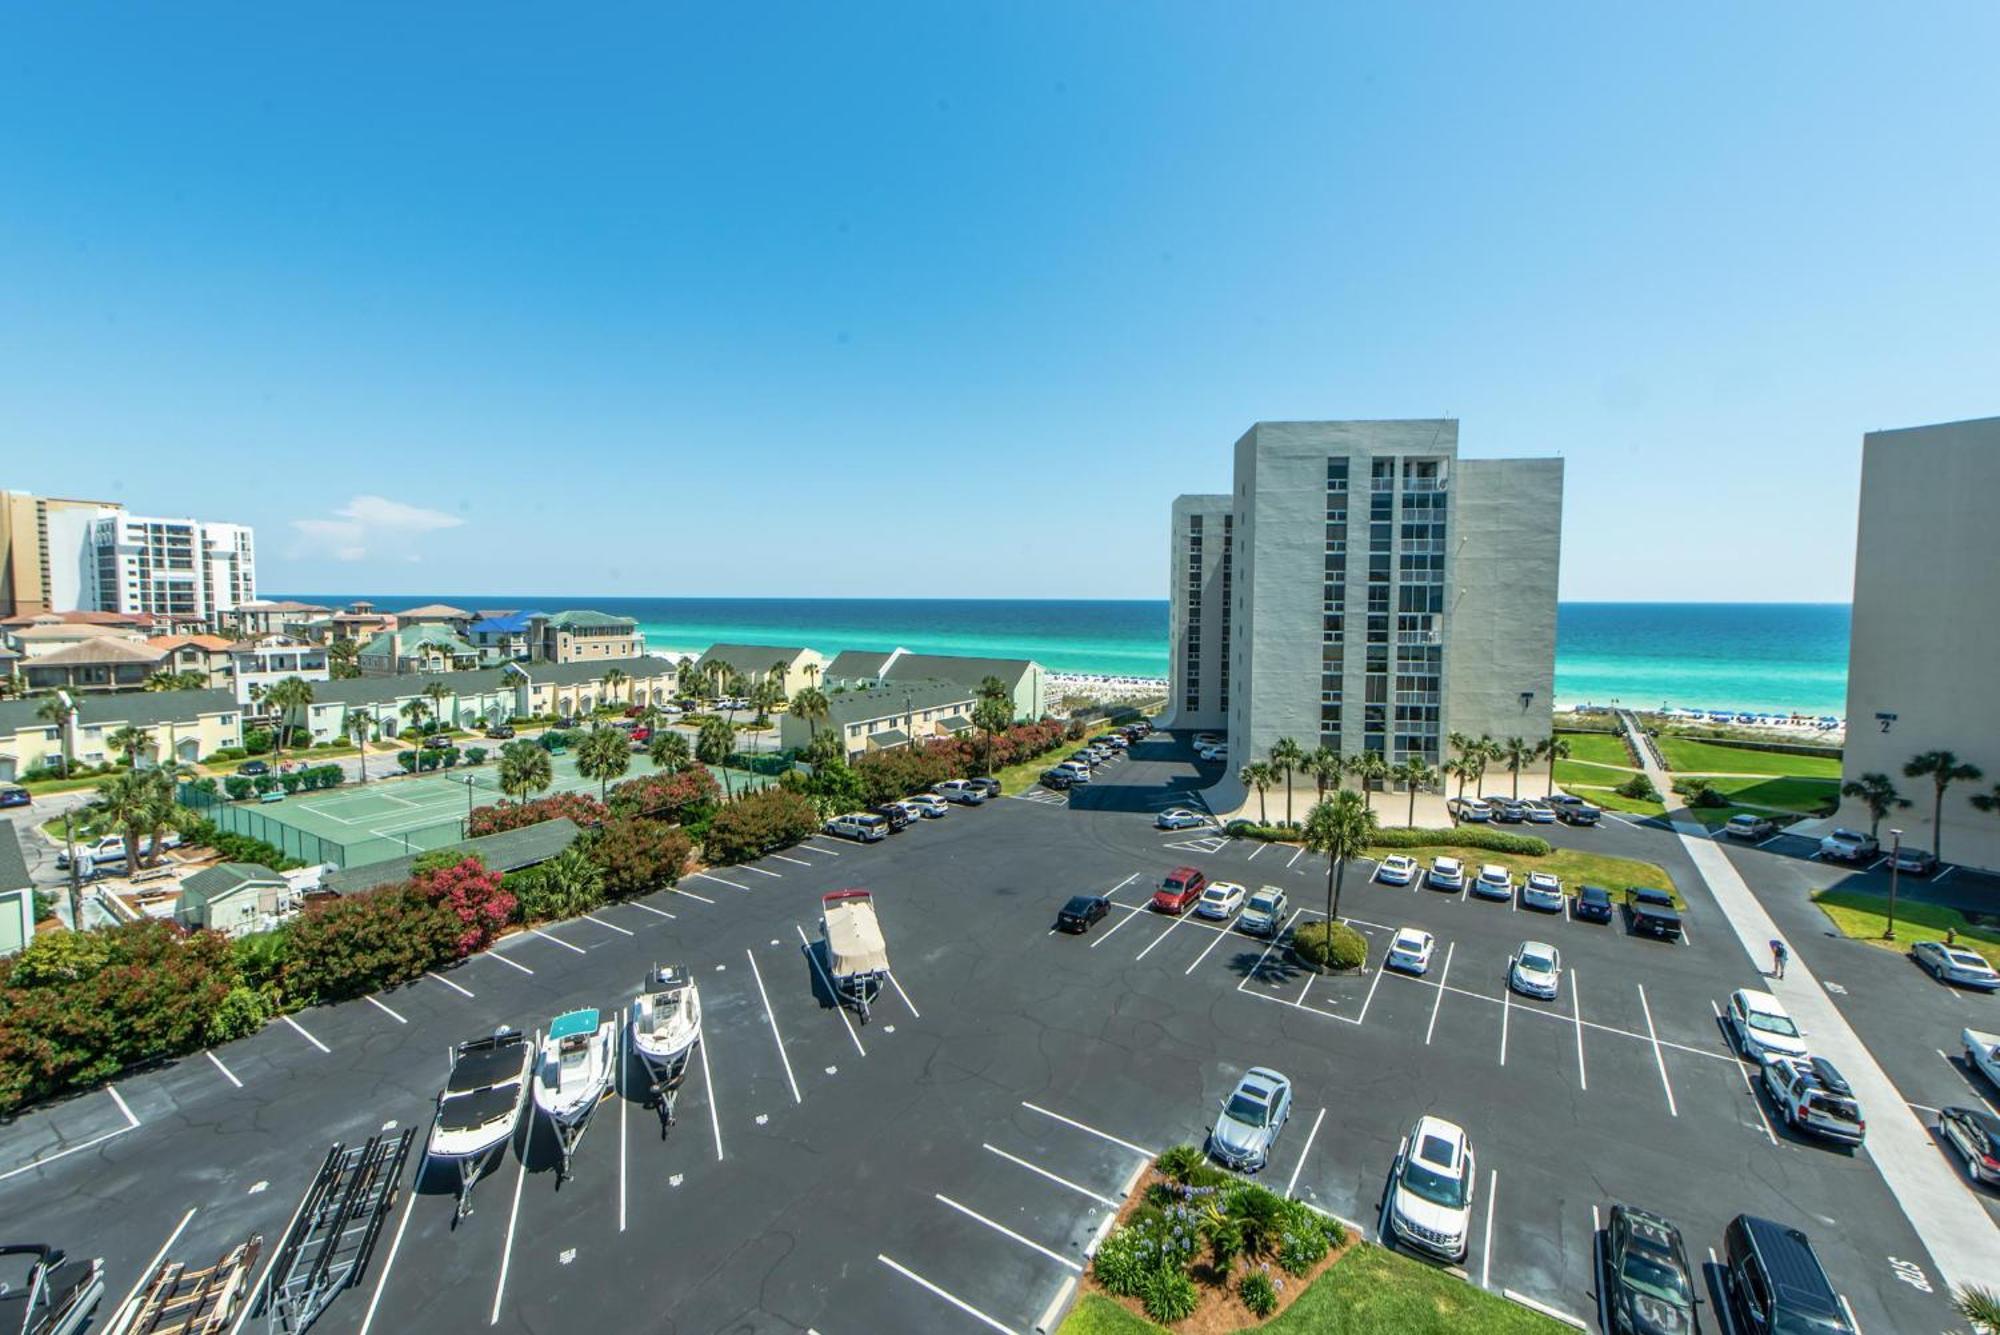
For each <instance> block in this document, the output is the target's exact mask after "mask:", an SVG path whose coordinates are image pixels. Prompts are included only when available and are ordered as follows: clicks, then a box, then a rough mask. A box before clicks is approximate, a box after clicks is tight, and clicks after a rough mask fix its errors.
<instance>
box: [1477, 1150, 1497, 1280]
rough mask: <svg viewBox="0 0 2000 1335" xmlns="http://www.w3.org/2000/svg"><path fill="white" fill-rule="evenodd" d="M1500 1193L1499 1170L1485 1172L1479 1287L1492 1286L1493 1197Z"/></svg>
mask: <svg viewBox="0 0 2000 1335" xmlns="http://www.w3.org/2000/svg"><path fill="white" fill-rule="evenodd" d="M1499 1194H1500V1170H1499V1169H1497V1168H1493V1169H1489V1170H1487V1174H1486V1245H1485V1246H1483V1247H1481V1248H1480V1249H1479V1287H1480V1288H1482V1289H1490V1288H1492V1287H1493V1198H1494V1197H1496V1196H1498V1195H1499Z"/></svg>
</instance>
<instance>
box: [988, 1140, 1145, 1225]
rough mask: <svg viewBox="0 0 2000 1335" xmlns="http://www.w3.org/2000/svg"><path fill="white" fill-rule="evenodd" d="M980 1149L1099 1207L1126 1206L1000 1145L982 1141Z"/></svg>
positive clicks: (1113, 1207) (1115, 1207)
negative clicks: (990, 1152)
mask: <svg viewBox="0 0 2000 1335" xmlns="http://www.w3.org/2000/svg"><path fill="white" fill-rule="evenodd" d="M980 1147H981V1148H982V1149H987V1150H991V1151H992V1152H993V1153H995V1154H997V1155H999V1156H1000V1157H1001V1158H1003V1159H1005V1160H1006V1161H1007V1162H1008V1163H1012V1164H1019V1165H1020V1166H1021V1167H1023V1168H1025V1169H1027V1170H1028V1171H1029V1172H1031V1173H1034V1174H1036V1175H1037V1176H1040V1177H1045V1178H1047V1179H1048V1180H1049V1181H1051V1182H1054V1183H1056V1184H1057V1185H1058V1186H1064V1187H1068V1188H1069V1189H1070V1190H1071V1191H1074V1192H1076V1193H1077V1194H1078V1195H1080V1196H1088V1197H1090V1199H1092V1200H1094V1201H1096V1202H1097V1203H1098V1204H1099V1205H1108V1206H1110V1207H1111V1208H1112V1209H1114V1210H1116V1209H1117V1208H1118V1207H1119V1206H1121V1205H1123V1204H1124V1202H1123V1201H1115V1200H1113V1199H1111V1197H1109V1196H1100V1195H1098V1194H1097V1193H1096V1192H1094V1191H1092V1190H1091V1189H1090V1188H1089V1187H1086V1186H1084V1185H1083V1184H1082V1183H1080V1182H1072V1181H1070V1180H1069V1179H1068V1178H1066V1177H1058V1176H1057V1175H1056V1174H1054V1173H1051V1172H1050V1171H1049V1170H1048V1169H1046V1168H1042V1167H1039V1166H1038V1165H1035V1164H1031V1163H1029V1162H1028V1161H1027V1160H1026V1159H1023V1158H1020V1157H1018V1156H1016V1155H1012V1154H1009V1153H1007V1151H1005V1150H1003V1149H1001V1148H1000V1147H999V1146H998V1145H990V1144H987V1143H986V1142H984V1141H982V1142H980Z"/></svg>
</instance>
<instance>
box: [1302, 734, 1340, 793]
mask: <svg viewBox="0 0 2000 1335" xmlns="http://www.w3.org/2000/svg"><path fill="white" fill-rule="evenodd" d="M1304 769H1305V772H1306V773H1308V774H1310V775H1312V777H1313V790H1314V792H1315V793H1316V794H1317V796H1316V798H1315V800H1317V801H1322V802H1323V801H1325V800H1326V789H1327V785H1328V784H1331V785H1333V786H1334V787H1335V788H1338V787H1339V786H1340V776H1341V775H1343V774H1345V773H1347V761H1346V760H1344V759H1343V758H1342V757H1341V754H1340V752H1338V751H1336V750H1334V748H1332V747H1330V746H1328V745H1327V744H1326V743H1325V742H1321V743H1320V744H1319V745H1318V746H1316V747H1314V748H1313V749H1312V753H1311V754H1310V755H1308V756H1307V757H1306V758H1305V761H1304Z"/></svg>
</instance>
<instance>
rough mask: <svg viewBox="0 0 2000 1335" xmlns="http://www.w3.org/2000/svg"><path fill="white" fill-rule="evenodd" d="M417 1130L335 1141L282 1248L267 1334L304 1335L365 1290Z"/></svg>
mask: <svg viewBox="0 0 2000 1335" xmlns="http://www.w3.org/2000/svg"><path fill="white" fill-rule="evenodd" d="M416 1134H417V1133H416V1131H415V1130H414V1129H413V1128H405V1129H403V1130H401V1131H397V1132H393V1133H384V1134H378V1135H374V1136H370V1137H369V1138H368V1143H367V1144H365V1145H359V1146H355V1147H353V1148H349V1147H348V1146H347V1145H346V1144H345V1143H343V1142H340V1141H336V1142H334V1145H333V1148H332V1149H330V1150H328V1151H327V1152H326V1160H325V1161H324V1162H323V1163H321V1164H320V1169H319V1174H318V1176H316V1177H315V1178H313V1182H312V1185H311V1186H310V1187H308V1188H307V1189H306V1194H305V1199H303V1200H301V1201H300V1202H299V1208H298V1212H297V1213H296V1214H294V1215H293V1216H292V1222H291V1224H290V1225H289V1226H287V1227H286V1229H285V1236H284V1237H283V1239H281V1240H280V1241H279V1243H278V1250H277V1253H276V1255H275V1256H274V1257H273V1259H272V1263H271V1269H270V1272H269V1273H268V1275H267V1276H266V1287H265V1289H264V1291H263V1293H262V1294H261V1295H260V1298H261V1306H262V1309H263V1313H264V1328H265V1330H266V1331H268V1332H274V1333H275V1335H301V1332H303V1331H305V1330H307V1329H308V1328H309V1327H311V1325H312V1323H313V1322H314V1321H316V1320H318V1319H319V1316H320V1313H322V1312H324V1311H325V1310H326V1309H327V1306H328V1305H329V1304H330V1303H332V1302H333V1300H334V1298H336V1297H337V1296H339V1294H340V1291H341V1290H342V1289H346V1288H351V1287H353V1286H354V1285H356V1284H358V1283H360V1282H361V1274H362V1272H363V1271H364V1270H365V1269H367V1266H368V1258H369V1256H370V1255H371V1254H372V1253H373V1252H374V1250H375V1241H376V1239H377V1238H378V1237H379V1236H380V1235H381V1232H382V1224H383V1221H384V1220H385V1219H386V1218H387V1217H388V1214H389V1211H390V1210H391V1209H393V1208H394V1207H395V1204H396V1196H397V1194H398V1192H399V1191H400V1190H401V1187H400V1185H399V1184H400V1182H401V1181H402V1176H403V1164H404V1161H405V1160H407V1159H408V1158H409V1155H410V1142H411V1141H412V1140H413V1139H415V1138H416Z"/></svg>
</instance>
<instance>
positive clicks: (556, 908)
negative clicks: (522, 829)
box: [504, 844, 604, 922]
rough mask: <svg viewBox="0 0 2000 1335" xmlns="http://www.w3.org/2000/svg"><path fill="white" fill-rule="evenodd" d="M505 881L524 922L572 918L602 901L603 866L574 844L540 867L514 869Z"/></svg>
mask: <svg viewBox="0 0 2000 1335" xmlns="http://www.w3.org/2000/svg"><path fill="white" fill-rule="evenodd" d="M504 884H505V888H506V890H507V892H508V893H509V894H511V895H513V896H514V899H515V905H514V911H515V915H516V917H517V918H518V919H519V920H520V921H523V922H547V921H551V920H555V919H560V918H574V917H575V916H576V915H577V914H579V913H588V912H590V911H591V910H592V909H594V908H596V907H598V906H599V905H600V904H602V903H603V902H604V869H603V868H602V867H600V866H598V865H597V864H596V863H595V862H593V861H591V859H590V855H589V854H587V853H585V852H584V850H583V849H582V848H581V847H580V846H578V845H575V844H572V845H570V847H568V848H565V849H564V850H563V851H562V852H560V853H558V854H556V855H555V856H554V857H552V858H550V859H549V860H548V861H547V862H544V863H542V864H541V865H540V866H537V867H530V868H528V869H527V870H525V871H518V872H515V873H514V874H513V875H511V876H509V877H507V878H506V881H505V883H504Z"/></svg>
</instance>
